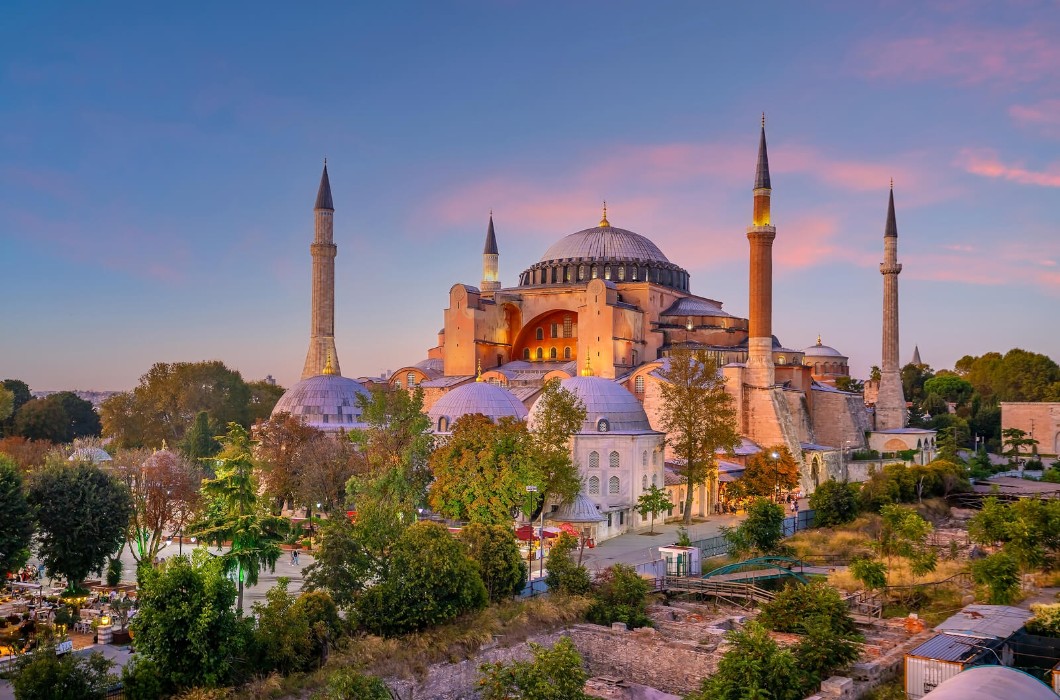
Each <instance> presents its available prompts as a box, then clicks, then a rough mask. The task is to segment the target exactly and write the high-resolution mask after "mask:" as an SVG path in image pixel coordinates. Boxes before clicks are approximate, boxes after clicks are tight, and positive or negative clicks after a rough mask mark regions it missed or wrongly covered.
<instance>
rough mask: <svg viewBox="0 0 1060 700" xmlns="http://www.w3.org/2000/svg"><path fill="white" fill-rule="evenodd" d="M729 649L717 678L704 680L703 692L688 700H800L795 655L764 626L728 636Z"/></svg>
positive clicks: (751, 625)
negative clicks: (770, 634) (784, 647)
mask: <svg viewBox="0 0 1060 700" xmlns="http://www.w3.org/2000/svg"><path fill="white" fill-rule="evenodd" d="M725 636H726V639H727V640H728V642H729V650H728V651H726V652H725V654H724V656H722V657H721V661H719V662H718V670H717V671H716V672H715V673H714V675H712V676H710V677H709V678H705V679H704V680H703V684H702V686H701V688H700V690H699V692H694V693H690V694H689V695H688V696H687V697H686V700H748V699H751V698H753V699H755V700H759V699H765V698H770V699H771V700H800V698H802V697H804V693H802V692H800V691H801V689H800V688H799V685H798V683H797V682H796V678H797V675H798V670H797V669H796V667H795V664H796V660H795V656H794V654H792V652H791V651H789V650H787V649H781V648H780V645H778V644H777V643H776V641H774V640H773V638H772V637H770V636H769V632H768V631H766V628H765V627H763V626H762V625H761V624H760V623H758V622H756V621H753V620H752V621H751V622H749V623H747V626H746V627H744V629H742V630H735V631H732V632H729V633H728V634H726V635H725Z"/></svg>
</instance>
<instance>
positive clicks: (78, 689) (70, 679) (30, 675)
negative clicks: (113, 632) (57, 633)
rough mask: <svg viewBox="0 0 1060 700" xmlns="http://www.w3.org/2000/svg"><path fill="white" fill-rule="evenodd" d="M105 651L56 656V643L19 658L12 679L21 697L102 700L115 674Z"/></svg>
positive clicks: (36, 699) (44, 699)
mask: <svg viewBox="0 0 1060 700" xmlns="http://www.w3.org/2000/svg"><path fill="white" fill-rule="evenodd" d="M110 666H111V663H110V661H108V660H107V659H106V658H104V657H103V654H100V653H99V652H95V653H93V654H90V655H89V656H80V655H77V654H72V653H71V654H65V655H63V656H61V657H60V656H56V654H55V649H54V647H41V648H38V649H37V651H35V652H34V653H33V655H32V656H23V657H22V658H21V659H19V663H18V675H16V676H15V678H14V680H13V681H12V685H13V686H14V690H15V697H16V698H17V699H18V700H57V699H58V698H63V699H66V698H68V699H69V700H103V698H105V697H106V695H107V688H108V687H110V686H111V685H112V684H113V682H114V680H115V678H114V676H112V675H111V674H110V673H109V670H110Z"/></svg>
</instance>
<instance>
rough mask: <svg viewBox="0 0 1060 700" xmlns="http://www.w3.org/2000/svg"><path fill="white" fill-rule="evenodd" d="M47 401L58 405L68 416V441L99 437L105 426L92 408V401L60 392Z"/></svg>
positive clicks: (71, 393)
mask: <svg viewBox="0 0 1060 700" xmlns="http://www.w3.org/2000/svg"><path fill="white" fill-rule="evenodd" d="M46 400H47V401H54V402H55V403H58V404H59V405H60V406H61V407H62V409H63V413H65V414H66V421H67V424H66V425H67V432H66V435H67V437H66V440H64V441H63V442H69V441H70V440H76V439H77V438H82V437H98V436H99V434H100V431H101V430H102V429H103V425H102V424H101V423H100V421H99V414H98V413H96V409H95V408H93V407H92V402H91V401H86V400H84V399H82V398H81V397H80V396H78V395H77V394H75V393H74V392H72V391H60V392H59V393H57V394H52V395H51V396H49V397H48V398H47V399H46Z"/></svg>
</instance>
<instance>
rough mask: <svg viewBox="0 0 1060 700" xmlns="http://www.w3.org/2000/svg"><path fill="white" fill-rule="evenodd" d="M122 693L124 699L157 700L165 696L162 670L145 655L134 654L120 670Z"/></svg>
mask: <svg viewBox="0 0 1060 700" xmlns="http://www.w3.org/2000/svg"><path fill="white" fill-rule="evenodd" d="M121 685H122V693H123V694H124V695H125V698H126V700H158V699H159V698H163V697H165V692H164V687H165V686H164V684H163V681H162V671H161V670H160V669H159V668H158V664H156V663H155V662H154V661H152V660H151V659H149V658H147V657H146V656H143V655H139V656H134V657H133V658H131V659H129V661H127V662H126V664H125V667H124V668H122V670H121Z"/></svg>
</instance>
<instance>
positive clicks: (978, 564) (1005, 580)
mask: <svg viewBox="0 0 1060 700" xmlns="http://www.w3.org/2000/svg"><path fill="white" fill-rule="evenodd" d="M972 578H973V579H974V580H975V582H976V583H978V584H979V585H981V586H986V589H987V592H988V595H987V602H989V603H990V604H991V605H1009V604H1011V603H1013V602H1015V600H1016V597H1017V596H1018V595H1019V592H1020V581H1021V579H1020V566H1019V562H1018V561H1017V560H1016V557H1014V556H1012V555H1011V554H1009V553H1008V552H1006V551H1004V550H1002V551H1000V552H996V553H994V554H991V555H990V556H988V557H986V558H984V559H980V560H978V561H974V562H972Z"/></svg>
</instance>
